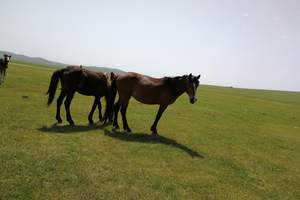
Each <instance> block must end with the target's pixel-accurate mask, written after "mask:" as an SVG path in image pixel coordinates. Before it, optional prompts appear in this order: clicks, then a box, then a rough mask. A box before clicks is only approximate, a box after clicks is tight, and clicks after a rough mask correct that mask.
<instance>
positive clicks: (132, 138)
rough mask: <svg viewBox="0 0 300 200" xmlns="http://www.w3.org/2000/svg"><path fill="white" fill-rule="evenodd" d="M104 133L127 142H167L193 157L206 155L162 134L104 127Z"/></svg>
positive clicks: (166, 143)
mask: <svg viewBox="0 0 300 200" xmlns="http://www.w3.org/2000/svg"><path fill="white" fill-rule="evenodd" d="M104 134H105V135H106V136H109V137H112V138H115V139H118V140H122V141H127V142H141V143H152V144H165V145H168V146H170V147H173V148H177V149H180V150H182V151H184V152H186V153H187V154H189V155H190V156H191V157H192V158H195V157H198V158H204V155H202V154H200V153H198V152H197V151H195V150H193V149H191V148H189V147H187V146H185V145H183V144H180V143H178V142H177V141H176V140H173V139H170V138H167V137H164V136H161V135H150V134H146V133H125V132H119V131H116V130H114V129H113V130H112V131H109V130H107V129H104Z"/></svg>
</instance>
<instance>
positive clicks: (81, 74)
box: [47, 66, 114, 125]
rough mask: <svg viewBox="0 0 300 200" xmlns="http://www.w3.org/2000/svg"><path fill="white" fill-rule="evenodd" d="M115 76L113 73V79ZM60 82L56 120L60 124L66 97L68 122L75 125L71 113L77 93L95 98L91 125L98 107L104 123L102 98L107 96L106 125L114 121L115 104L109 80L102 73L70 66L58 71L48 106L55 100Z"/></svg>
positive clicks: (53, 76) (51, 86)
mask: <svg viewBox="0 0 300 200" xmlns="http://www.w3.org/2000/svg"><path fill="white" fill-rule="evenodd" d="M113 75H114V74H113V73H111V76H112V78H113ZM59 80H60V82H61V86H62V88H61V92H60V95H59V97H58V98H57V108H56V120H57V122H58V123H61V122H62V119H61V117H60V107H61V104H62V102H63V100H64V98H65V97H66V100H65V102H64V104H65V109H66V116H67V121H68V122H69V124H70V125H73V124H74V121H73V119H72V117H71V113H70V105H71V101H72V99H73V96H74V94H75V92H78V93H80V94H83V95H87V96H94V97H95V99H94V103H93V106H92V109H91V111H90V113H89V116H88V120H89V123H90V124H92V123H93V114H94V111H95V109H96V107H97V106H98V109H99V120H100V121H102V114H101V102H100V98H101V97H103V96H105V100H106V109H105V114H104V123H105V122H106V121H107V120H109V121H112V112H113V104H114V102H113V101H112V98H111V94H110V91H111V90H110V83H109V78H108V77H107V75H106V74H104V73H102V72H93V71H89V70H86V69H82V67H81V66H80V67H78V66H68V67H66V68H63V69H59V70H56V71H55V72H54V73H53V74H52V77H51V81H50V85H49V89H48V92H47V94H48V95H49V96H48V102H47V104H48V106H49V105H50V104H51V103H52V101H53V99H54V96H55V91H56V88H57V84H58V82H59Z"/></svg>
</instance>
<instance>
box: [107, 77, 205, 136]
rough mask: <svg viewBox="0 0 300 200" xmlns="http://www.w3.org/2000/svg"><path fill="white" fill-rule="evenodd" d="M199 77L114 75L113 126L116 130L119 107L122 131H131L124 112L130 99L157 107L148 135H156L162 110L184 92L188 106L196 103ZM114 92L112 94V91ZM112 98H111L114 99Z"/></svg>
mask: <svg viewBox="0 0 300 200" xmlns="http://www.w3.org/2000/svg"><path fill="white" fill-rule="evenodd" d="M199 78H200V75H199V76H193V75H192V74H190V75H184V76H177V77H164V78H152V77H149V76H145V75H142V74H137V73H133V72H129V73H123V74H118V75H117V76H116V78H115V79H114V81H113V83H112V90H117V91H118V93H119V100H118V101H117V103H116V104H115V107H114V122H113V126H114V127H115V128H119V125H118V112H119V110H120V108H121V115H122V120H123V128H124V130H125V131H128V132H131V129H130V128H129V126H128V123H127V117H126V111H127V106H128V103H129V99H130V97H131V96H133V97H134V98H135V99H136V100H137V101H139V102H141V103H144V104H158V105H159V110H158V113H157V115H156V118H155V121H154V123H153V124H152V126H151V129H150V130H151V131H152V134H157V128H156V127H157V124H158V121H159V119H160V117H161V116H162V114H163V112H164V111H165V110H166V108H167V107H168V106H169V105H170V104H173V103H174V102H175V101H176V99H177V98H178V97H179V96H181V95H182V94H183V93H184V92H186V93H187V94H188V96H189V99H190V103H192V104H193V103H195V102H196V101H197V98H196V91H197V88H198V86H199ZM114 93H115V92H114ZM113 98H115V95H114V97H113Z"/></svg>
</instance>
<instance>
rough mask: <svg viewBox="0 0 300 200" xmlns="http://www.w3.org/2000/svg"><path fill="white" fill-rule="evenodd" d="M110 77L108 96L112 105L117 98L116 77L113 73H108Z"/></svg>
mask: <svg viewBox="0 0 300 200" xmlns="http://www.w3.org/2000/svg"><path fill="white" fill-rule="evenodd" d="M110 77H111V85H110V93H111V94H110V96H111V102H112V105H114V103H115V99H116V96H117V83H116V81H117V77H118V76H117V75H116V74H115V73H113V72H111V73H110Z"/></svg>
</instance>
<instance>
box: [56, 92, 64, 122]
mask: <svg viewBox="0 0 300 200" xmlns="http://www.w3.org/2000/svg"><path fill="white" fill-rule="evenodd" d="M65 97H66V94H65V93H64V92H63V91H61V93H60V95H59V97H58V98H57V103H56V120H57V123H62V119H61V117H60V107H61V104H62V102H63V100H64V98H65Z"/></svg>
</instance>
